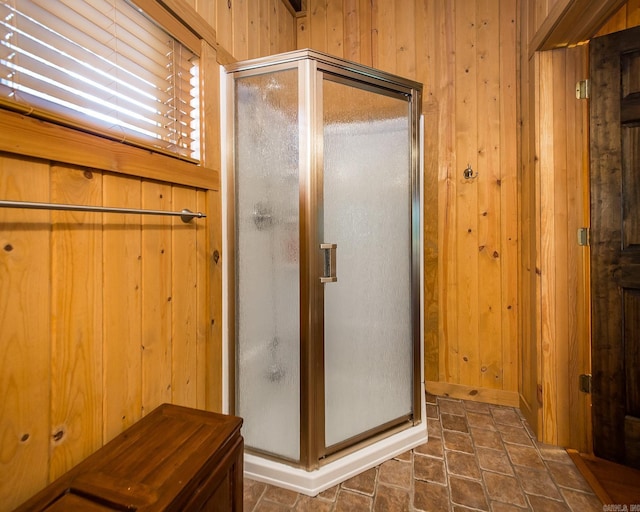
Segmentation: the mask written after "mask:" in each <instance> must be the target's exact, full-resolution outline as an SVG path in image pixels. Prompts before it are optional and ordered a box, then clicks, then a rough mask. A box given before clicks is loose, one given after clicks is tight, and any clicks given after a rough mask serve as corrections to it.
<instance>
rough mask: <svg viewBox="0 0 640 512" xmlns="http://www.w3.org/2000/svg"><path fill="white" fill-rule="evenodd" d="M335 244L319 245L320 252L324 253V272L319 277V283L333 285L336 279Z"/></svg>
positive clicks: (336, 246)
mask: <svg viewBox="0 0 640 512" xmlns="http://www.w3.org/2000/svg"><path fill="white" fill-rule="evenodd" d="M337 248H338V245H337V244H320V250H322V251H324V271H323V274H324V275H323V276H321V277H320V282H321V283H335V282H336V281H337V280H338V278H337V277H336V249H337Z"/></svg>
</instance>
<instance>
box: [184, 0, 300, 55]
mask: <svg viewBox="0 0 640 512" xmlns="http://www.w3.org/2000/svg"><path fill="white" fill-rule="evenodd" d="M184 2H185V3H186V4H188V5H190V6H191V7H193V8H194V9H195V10H196V11H197V12H198V14H200V16H202V17H203V18H204V19H205V20H206V21H207V22H208V23H209V24H210V25H211V26H212V27H213V28H214V29H215V31H216V38H217V42H218V43H219V44H220V45H221V46H222V47H223V48H224V49H225V50H226V51H228V52H229V53H230V54H231V55H232V56H233V57H234V58H235V59H236V60H246V59H254V58H256V57H264V56H266V55H273V54H276V53H282V52H287V51H291V50H295V49H296V16H295V13H294V11H293V9H292V8H291V6H290V5H289V4H288V2H286V0H184Z"/></svg>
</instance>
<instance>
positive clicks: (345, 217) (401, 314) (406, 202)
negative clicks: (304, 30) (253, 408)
mask: <svg viewBox="0 0 640 512" xmlns="http://www.w3.org/2000/svg"><path fill="white" fill-rule="evenodd" d="M322 87H323V99H322V105H323V108H322V112H323V177H322V181H323V191H322V195H323V202H322V205H323V219H322V224H323V234H322V235H323V240H321V242H324V243H331V244H336V274H337V281H336V282H332V283H326V284H325V285H324V354H325V365H324V367H325V392H324V402H325V404H324V405H325V446H326V447H327V448H329V447H331V446H337V445H340V443H344V442H345V441H348V440H354V439H356V440H357V438H358V437H361V436H363V435H364V434H370V433H372V432H374V431H375V430H376V429H380V428H384V426H387V427H389V426H392V425H394V424H396V423H400V422H402V421H406V420H409V419H410V418H411V415H412V413H413V411H412V408H413V396H414V395H413V391H414V387H413V385H414V375H413V368H414V366H413V364H414V353H413V350H414V348H413V347H414V344H413V337H412V336H413V334H412V305H411V301H412V293H411V276H412V272H411V268H412V267H411V254H412V253H411V247H412V237H411V229H412V228H411V196H412V194H411V191H412V188H411V187H412V181H411V179H412V178H411V176H412V172H411V162H410V155H411V124H410V115H409V114H410V110H409V109H410V106H409V101H408V99H407V98H406V97H405V96H403V95H401V94H398V93H389V92H388V91H384V90H382V89H380V90H377V89H376V88H373V87H366V88H362V87H361V86H358V85H357V84H353V85H352V83H350V82H348V81H346V80H337V81H336V80H335V79H333V78H329V77H326V78H325V79H324V80H323V86H322ZM328 451H329V452H330V451H331V450H328Z"/></svg>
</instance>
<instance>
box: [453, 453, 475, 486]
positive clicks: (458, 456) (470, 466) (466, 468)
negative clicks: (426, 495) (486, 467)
mask: <svg viewBox="0 0 640 512" xmlns="http://www.w3.org/2000/svg"><path fill="white" fill-rule="evenodd" d="M446 459H447V470H448V471H449V474H452V475H458V476H463V477H465V478H472V479H474V480H480V468H478V461H477V459H476V457H475V455H472V454H470V453H464V452H454V451H447V454H446Z"/></svg>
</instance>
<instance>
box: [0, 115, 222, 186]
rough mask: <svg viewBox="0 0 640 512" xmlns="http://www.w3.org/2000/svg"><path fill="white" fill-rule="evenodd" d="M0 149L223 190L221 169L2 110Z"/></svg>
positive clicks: (178, 183)
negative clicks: (221, 188) (221, 187)
mask: <svg viewBox="0 0 640 512" xmlns="http://www.w3.org/2000/svg"><path fill="white" fill-rule="evenodd" d="M0 132H1V133H2V134H3V135H2V137H1V138H0V151H6V152H9V153H15V154H19V155H25V156H30V157H35V158H43V159H46V160H53V161H56V162H62V163H67V164H73V165H80V166H84V167H91V168H93V169H100V170H102V171H109V172H115V173H119V174H126V175H130V176H136V177H140V178H148V179H152V180H157V181H162V182H167V183H172V184H177V185H186V186H191V187H197V188H201V189H205V190H219V189H220V171H219V170H217V169H211V168H207V167H202V166H200V165H196V164H193V163H190V162H186V161H183V160H180V159H177V158H173V157H170V156H166V155H162V154H160V153H154V152H153V151H149V150H145V149H140V148H136V147H133V146H129V145H127V144H124V143H122V142H116V141H113V140H109V139H105V138H102V137H99V136H96V135H92V134H88V133H83V132H81V131H78V130H74V129H71V128H66V127H63V126H59V125H56V124H52V123H48V122H46V121H41V120H38V119H35V118H30V117H27V116H24V115H21V114H17V113H15V112H10V111H7V110H2V109H0Z"/></svg>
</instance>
